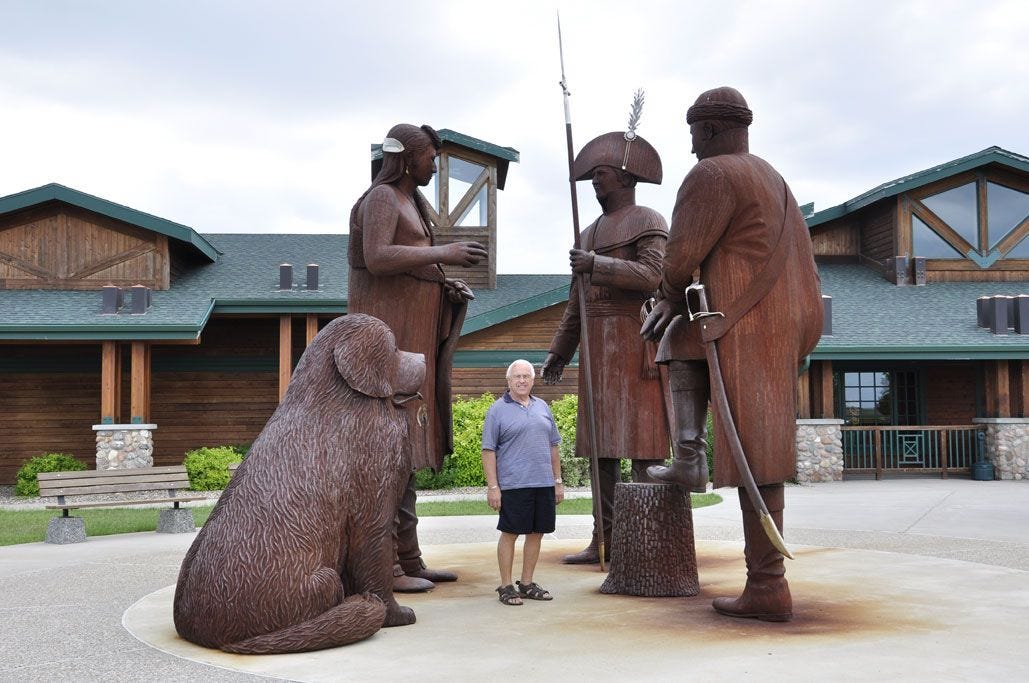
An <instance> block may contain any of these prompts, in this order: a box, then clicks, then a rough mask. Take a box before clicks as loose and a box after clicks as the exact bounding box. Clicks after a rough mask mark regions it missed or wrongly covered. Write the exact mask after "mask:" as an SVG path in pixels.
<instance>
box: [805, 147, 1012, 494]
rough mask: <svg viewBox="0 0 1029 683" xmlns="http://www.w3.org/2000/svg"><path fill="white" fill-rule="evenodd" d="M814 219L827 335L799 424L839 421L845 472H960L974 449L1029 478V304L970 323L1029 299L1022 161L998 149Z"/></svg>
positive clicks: (1003, 470)
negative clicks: (982, 301) (986, 310)
mask: <svg viewBox="0 0 1029 683" xmlns="http://www.w3.org/2000/svg"><path fill="white" fill-rule="evenodd" d="M810 209H811V207H808V210H809V214H810V215H808V216H807V223H808V225H809V227H810V228H811V239H812V243H813V245H814V251H815V255H816V257H815V258H816V261H817V263H818V266H819V273H820V274H821V278H822V293H823V295H827V296H830V297H831V318H830V321H831V331H830V330H828V329H827V330H826V331H827V332H829V334H826V335H824V336H823V337H822V340H821V341H820V343H819V345H818V347H817V349H816V350H815V352H814V354H813V356H812V363H811V370H810V372H808V373H807V374H806V375H804V376H802V377H801V389H800V415H799V417H800V418H802V421H803V420H804V419H812V418H813V419H816V420H817V419H819V418H821V419H829V420H840V421H842V425H841V426H842V435H841V437H842V450H843V456H844V457H843V470H844V473H853V474H858V473H864V474H873V473H874V474H875V475H876V476H882V475H883V474H884V473H887V472H889V471H891V470H892V471H894V472H940V473H944V474H946V473H948V472H951V471H953V472H965V473H967V472H969V471H970V468H971V467H972V465H973V464H974V462H975V460H976V458H977V457H978V455H979V451H980V448H981V447H982V450H984V453H983V455H984V456H986V457H988V458H989V459H991V460H992V461H993V462H994V464H995V465H996V468H997V475H998V476H1002V477H1004V478H1024V477H1029V468H1027V465H1026V460H1027V458H1029V439H1027V437H1029V433H1027V432H1026V429H1027V426H1029V425H1027V423H1029V420H1026V417H1027V416H1029V379H1027V377H1026V374H1027V373H1026V370H1027V364H1029V307H1023V308H1019V307H1018V306H1017V305H1016V304H1018V303H1019V301H1023V302H1025V301H1029V297H1027V298H1026V299H1021V300H1019V299H1017V298H1013V299H1005V300H996V299H994V300H992V301H993V303H994V304H995V305H996V304H997V303H998V301H1002V302H1003V304H1004V317H1005V320H1004V321H1003V322H1002V323H1001V325H1000V326H999V327H995V329H992V330H991V329H990V326H989V324H988V322H989V321H985V320H983V319H982V318H979V317H978V316H977V300H978V299H979V298H980V297H998V296H1009V297H1018V296H1019V295H1026V294H1029V239H1026V237H1027V235H1029V159H1027V158H1026V157H1023V156H1021V155H1018V154H1014V153H1012V152H1008V151H1006V150H1003V149H1000V148H998V147H992V148H989V149H986V150H983V151H981V152H978V153H976V154H972V155H970V156H967V157H963V158H961V159H956V160H954V161H951V162H948V163H945V164H942V165H940V166H937V167H934V168H931V169H928V170H925V171H921V172H919V173H914V174H912V175H909V176H906V177H903V178H898V179H896V180H893V181H890V182H887V183H884V184H883V185H880V186H879V187H876V188H874V189H872V190H870V191H868V192H865V193H864V194H861V195H859V196H857V197H855V198H854V199H851V200H850V201H847V202H845V203H844V204H841V205H840V206H836V207H833V208H830V209H827V210H824V211H820V212H818V213H813V212H811V211H810ZM1009 309H1010V311H1009ZM1019 312H1021V313H1020V315H1021V318H1019V317H1018V315H1019ZM995 317H996V316H995ZM994 322H997V321H996V320H994ZM984 323H986V326H985V327H984V326H982V325H983V324H984ZM980 432H982V433H983V434H984V435H985V436H986V443H985V444H982V445H981V444H980V443H979V437H978V435H979V433H980Z"/></svg>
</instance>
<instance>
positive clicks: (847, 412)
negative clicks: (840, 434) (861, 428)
mask: <svg viewBox="0 0 1029 683" xmlns="http://www.w3.org/2000/svg"><path fill="white" fill-rule="evenodd" d="M836 379H837V386H839V385H840V384H842V389H843V391H842V392H840V391H837V394H836V396H837V402H838V404H840V405H838V408H839V412H838V414H839V415H840V417H842V418H843V419H844V420H845V421H846V423H847V424H849V425H910V424H918V422H919V414H920V406H919V396H918V376H917V372H916V371H914V370H872V371H860V372H848V371H844V372H840V373H838V375H837V378H836Z"/></svg>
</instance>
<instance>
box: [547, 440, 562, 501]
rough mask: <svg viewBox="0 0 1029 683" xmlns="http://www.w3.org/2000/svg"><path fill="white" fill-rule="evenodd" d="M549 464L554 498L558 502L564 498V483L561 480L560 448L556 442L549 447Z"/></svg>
mask: <svg viewBox="0 0 1029 683" xmlns="http://www.w3.org/2000/svg"><path fill="white" fill-rule="evenodd" d="M550 466H551V467H552V468H553V470H554V500H555V501H556V502H558V503H560V502H561V501H563V500H564V499H565V485H564V482H563V481H562V480H561V448H560V447H559V446H558V445H557V444H554V445H553V446H551V447H550Z"/></svg>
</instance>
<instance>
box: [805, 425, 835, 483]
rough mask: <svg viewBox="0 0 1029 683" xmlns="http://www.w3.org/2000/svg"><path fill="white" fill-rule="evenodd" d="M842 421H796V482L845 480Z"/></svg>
mask: <svg viewBox="0 0 1029 683" xmlns="http://www.w3.org/2000/svg"><path fill="white" fill-rule="evenodd" d="M842 425H843V420H836V419H820V420H797V481H798V482H799V483H802V484H812V483H816V482H822V481H843V431H842V430H841V429H840V427H841V426H842Z"/></svg>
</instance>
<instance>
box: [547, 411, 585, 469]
mask: <svg viewBox="0 0 1029 683" xmlns="http://www.w3.org/2000/svg"><path fill="white" fill-rule="evenodd" d="M578 411H579V397H578V396H576V395H575V394H565V395H564V396H562V397H561V398H559V399H557V400H556V401H554V402H553V403H551V404H550V412H552V413H553V414H554V421H555V422H556V423H557V431H558V432H560V434H561V446H560V451H561V479H563V480H564V483H565V486H588V485H589V483H590V461H589V459H588V458H577V457H575V423H576V417H577V415H578Z"/></svg>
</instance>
